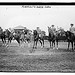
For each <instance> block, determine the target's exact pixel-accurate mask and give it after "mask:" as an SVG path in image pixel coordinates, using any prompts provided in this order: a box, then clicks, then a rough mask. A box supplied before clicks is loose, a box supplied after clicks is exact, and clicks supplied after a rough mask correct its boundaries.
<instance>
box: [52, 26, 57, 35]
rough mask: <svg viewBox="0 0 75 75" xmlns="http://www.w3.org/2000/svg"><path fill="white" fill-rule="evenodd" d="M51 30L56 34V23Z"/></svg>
mask: <svg viewBox="0 0 75 75" xmlns="http://www.w3.org/2000/svg"><path fill="white" fill-rule="evenodd" d="M51 30H52V32H53V34H54V35H56V28H55V26H54V25H52V26H51Z"/></svg>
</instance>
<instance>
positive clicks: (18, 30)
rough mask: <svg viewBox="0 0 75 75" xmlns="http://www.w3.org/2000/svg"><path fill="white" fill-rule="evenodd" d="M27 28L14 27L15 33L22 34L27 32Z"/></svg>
mask: <svg viewBox="0 0 75 75" xmlns="http://www.w3.org/2000/svg"><path fill="white" fill-rule="evenodd" d="M26 29H27V28H26V27H23V26H17V27H14V28H13V30H14V31H15V32H20V31H23V30H26Z"/></svg>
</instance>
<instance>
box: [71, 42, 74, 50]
mask: <svg viewBox="0 0 75 75" xmlns="http://www.w3.org/2000/svg"><path fill="white" fill-rule="evenodd" d="M71 44H72V51H73V50H74V49H73V42H71Z"/></svg>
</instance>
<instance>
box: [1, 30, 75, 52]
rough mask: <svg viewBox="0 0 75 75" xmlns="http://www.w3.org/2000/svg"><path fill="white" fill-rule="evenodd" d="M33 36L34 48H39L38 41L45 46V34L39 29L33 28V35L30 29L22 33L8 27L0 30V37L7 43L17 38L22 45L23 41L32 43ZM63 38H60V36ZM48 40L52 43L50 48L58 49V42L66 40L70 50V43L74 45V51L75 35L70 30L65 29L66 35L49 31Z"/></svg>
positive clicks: (73, 46) (74, 46) (73, 47)
mask: <svg viewBox="0 0 75 75" xmlns="http://www.w3.org/2000/svg"><path fill="white" fill-rule="evenodd" d="M31 37H33V41H34V44H33V49H35V48H37V43H38V41H39V42H40V44H41V47H44V42H45V39H44V38H45V35H44V34H43V33H42V32H41V34H38V32H37V30H33V34H32V35H31V34H30V33H29V32H28V31H25V32H22V33H12V32H10V31H9V30H8V29H7V30H5V31H2V32H0V39H1V40H2V42H3V44H6V40H8V43H7V44H9V43H11V42H12V40H16V41H17V42H18V44H19V46H20V44H21V42H25V43H26V42H28V43H30V42H31V41H32V38H31ZM61 37H62V38H63V39H60V38H61ZM46 40H48V42H49V43H50V48H51V47H52V48H55V44H56V47H57V49H58V43H59V42H60V41H66V42H67V43H68V50H69V47H70V43H71V45H72V50H73V51H74V49H75V35H74V34H73V33H71V32H70V31H64V36H60V33H58V31H56V34H54V33H52V32H50V31H49V35H48V36H47V39H46Z"/></svg>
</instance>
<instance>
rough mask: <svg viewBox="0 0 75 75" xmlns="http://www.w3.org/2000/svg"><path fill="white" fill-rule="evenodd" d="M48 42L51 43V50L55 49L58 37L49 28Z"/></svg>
mask: <svg viewBox="0 0 75 75" xmlns="http://www.w3.org/2000/svg"><path fill="white" fill-rule="evenodd" d="M48 33H49V34H48V41H49V43H50V48H51V47H52V48H53V47H55V40H56V36H55V34H54V33H53V32H52V30H51V28H50V27H48Z"/></svg>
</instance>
